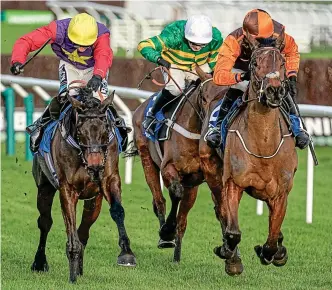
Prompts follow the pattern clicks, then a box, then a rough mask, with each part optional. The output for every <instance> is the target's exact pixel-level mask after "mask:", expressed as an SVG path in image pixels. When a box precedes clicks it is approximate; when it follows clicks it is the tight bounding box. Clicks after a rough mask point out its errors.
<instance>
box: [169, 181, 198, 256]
mask: <svg viewBox="0 0 332 290" xmlns="http://www.w3.org/2000/svg"><path fill="white" fill-rule="evenodd" d="M197 191H198V186H196V187H193V188H186V187H185V188H184V192H183V198H182V199H181V202H180V208H179V212H178V216H177V226H176V238H175V249H174V262H180V258H181V245H182V238H183V236H184V233H185V231H186V227H187V216H188V213H189V211H190V209H191V208H192V207H193V205H194V203H195V200H196V197H197Z"/></svg>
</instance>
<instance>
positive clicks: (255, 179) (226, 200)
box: [200, 47, 297, 275]
mask: <svg viewBox="0 0 332 290" xmlns="http://www.w3.org/2000/svg"><path fill="white" fill-rule="evenodd" d="M253 50H254V51H253V55H252V60H251V64H250V67H251V81H250V84H249V92H248V99H247V100H246V102H247V106H246V107H245V109H243V110H242V111H241V112H240V114H239V115H238V116H237V117H236V118H235V120H234V122H233V123H232V125H231V126H230V129H229V132H228V135H227V139H226V144H225V153H224V155H222V154H221V152H220V151H219V154H218V153H217V152H216V151H215V150H214V149H211V148H209V147H208V146H207V144H206V142H205V141H204V140H203V139H201V142H200V156H201V161H202V170H203V171H204V176H205V178H206V181H207V183H208V185H209V187H210V189H211V191H212V193H213V195H214V199H215V202H216V215H217V217H218V219H219V221H220V223H221V226H222V233H223V245H222V246H221V247H217V248H215V250H214V252H215V254H216V255H217V256H219V257H220V258H222V259H225V262H226V264H225V270H226V272H227V273H228V274H229V275H235V274H240V273H241V272H242V271H243V266H242V262H241V259H240V257H239V253H238V244H239V242H240V240H241V232H240V230H239V224H238V208H239V203H240V200H241V197H242V193H243V191H246V192H247V193H248V194H249V195H251V196H252V197H254V198H256V199H260V200H263V201H265V202H266V203H267V205H268V208H269V210H270V217H269V235H268V238H267V241H266V243H265V244H264V245H263V246H260V245H259V246H256V247H255V251H256V253H257V255H258V256H259V258H260V260H261V263H262V264H264V265H267V264H270V263H273V264H274V265H275V266H283V265H285V264H286V262H287V253H286V248H285V247H284V246H283V245H282V241H283V235H282V233H281V224H282V222H283V219H284V216H285V212H286V205H287V197H288V194H289V192H290V191H291V189H292V186H293V178H294V174H295V171H296V168H297V155H296V150H295V142H294V140H293V138H292V137H291V135H290V134H289V128H288V125H287V123H286V121H285V119H284V117H283V115H282V114H281V112H280V110H279V106H280V105H281V103H282V101H283V98H284V96H285V82H286V80H285V68H284V59H283V57H282V55H281V53H280V51H279V49H277V48H274V47H263V48H257V47H253ZM206 130H207V128H205V129H204V130H203V131H204V132H206ZM204 132H202V134H204ZM219 156H220V157H219ZM221 188H222V191H221V190H220V189H221Z"/></svg>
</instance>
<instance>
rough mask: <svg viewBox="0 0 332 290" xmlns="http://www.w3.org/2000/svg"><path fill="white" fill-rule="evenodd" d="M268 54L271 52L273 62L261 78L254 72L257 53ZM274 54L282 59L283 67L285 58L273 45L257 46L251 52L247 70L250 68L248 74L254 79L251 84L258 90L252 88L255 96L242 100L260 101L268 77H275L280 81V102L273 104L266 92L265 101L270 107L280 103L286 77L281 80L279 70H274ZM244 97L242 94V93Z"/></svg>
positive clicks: (284, 90)
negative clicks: (270, 68)
mask: <svg viewBox="0 0 332 290" xmlns="http://www.w3.org/2000/svg"><path fill="white" fill-rule="evenodd" d="M264 52H265V54H268V53H273V64H272V71H271V72H269V73H267V74H266V75H265V76H263V77H262V78H260V77H259V76H257V74H256V67H257V57H258V54H261V53H264ZM276 55H279V57H281V59H282V64H281V67H284V65H285V59H284V57H283V56H282V55H281V52H280V50H279V49H278V48H275V47H259V48H256V49H255V50H254V51H253V52H252V56H251V60H250V63H249V70H250V74H251V75H252V76H253V78H254V80H252V81H251V82H252V85H253V86H254V87H256V88H258V90H257V89H256V90H255V89H254V91H255V92H256V94H257V97H256V98H253V99H247V100H244V99H243V101H244V102H251V101H254V100H258V102H261V101H262V97H263V93H264V92H265V90H266V88H267V84H268V80H269V79H277V80H279V81H280V83H281V88H282V93H281V95H282V96H283V97H282V98H281V100H280V104H278V105H277V104H273V102H272V100H271V98H269V95H268V94H265V97H266V103H267V104H270V105H271V106H272V107H279V106H280V105H281V103H282V99H283V98H284V97H285V95H286V94H285V92H286V89H285V88H286V85H287V81H286V77H284V80H281V78H280V72H279V71H277V70H276ZM243 98H244V95H243Z"/></svg>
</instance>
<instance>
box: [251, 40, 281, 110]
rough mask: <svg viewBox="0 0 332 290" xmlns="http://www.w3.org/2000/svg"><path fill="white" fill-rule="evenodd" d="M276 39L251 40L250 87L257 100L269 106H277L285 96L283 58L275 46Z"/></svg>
mask: <svg viewBox="0 0 332 290" xmlns="http://www.w3.org/2000/svg"><path fill="white" fill-rule="evenodd" d="M277 42H278V39H277V40H273V39H267V40H265V41H261V42H258V41H257V40H252V42H251V43H253V47H252V48H253V53H252V57H251V62H250V70H251V89H252V90H253V91H254V93H255V94H256V95H257V97H258V100H259V101H260V102H262V103H263V104H264V105H266V106H268V107H270V108H277V107H279V106H280V105H281V104H282V100H283V98H284V97H285V94H286V90H285V66H284V64H285V60H284V58H283V56H282V55H281V52H280V50H279V49H278V48H276V47H275V46H276V43H277Z"/></svg>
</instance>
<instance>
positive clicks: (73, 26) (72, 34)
mask: <svg viewBox="0 0 332 290" xmlns="http://www.w3.org/2000/svg"><path fill="white" fill-rule="evenodd" d="M68 37H69V39H70V40H71V41H72V42H73V43H75V44H78V45H82V46H90V45H92V44H94V43H95V41H96V40H97V37H98V25H97V21H96V19H95V18H93V17H92V16H91V15H89V14H87V13H80V14H77V15H75V16H74V17H73V18H72V19H71V20H70V22H69V26H68Z"/></svg>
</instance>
